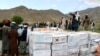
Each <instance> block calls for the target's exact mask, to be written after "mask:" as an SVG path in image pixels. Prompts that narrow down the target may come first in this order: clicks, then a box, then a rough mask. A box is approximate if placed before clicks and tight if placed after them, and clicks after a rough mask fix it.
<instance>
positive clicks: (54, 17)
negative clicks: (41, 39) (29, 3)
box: [0, 6, 66, 23]
mask: <svg viewBox="0 0 100 56" xmlns="http://www.w3.org/2000/svg"><path fill="white" fill-rule="evenodd" d="M15 15H17V16H21V17H22V18H23V19H24V22H30V23H33V22H45V21H52V22H53V21H57V22H58V21H59V20H60V19H61V17H62V16H65V15H64V14H63V13H61V12H60V11H58V10H53V9H49V10H33V9H28V8H26V7H25V6H19V7H16V8H12V9H8V10H0V20H3V19H11V18H12V17H13V16H15ZM65 17H66V16H65Z"/></svg>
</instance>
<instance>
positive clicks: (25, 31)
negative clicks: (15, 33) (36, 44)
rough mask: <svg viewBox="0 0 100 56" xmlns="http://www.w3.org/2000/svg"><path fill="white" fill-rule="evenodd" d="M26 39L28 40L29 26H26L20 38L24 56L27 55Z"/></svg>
mask: <svg viewBox="0 0 100 56" xmlns="http://www.w3.org/2000/svg"><path fill="white" fill-rule="evenodd" d="M26 39H27V25H24V30H23V32H22V36H21V38H20V51H21V52H22V53H23V54H25V53H26Z"/></svg>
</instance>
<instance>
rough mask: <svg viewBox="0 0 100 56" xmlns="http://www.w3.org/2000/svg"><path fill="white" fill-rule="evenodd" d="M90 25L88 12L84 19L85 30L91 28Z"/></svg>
mask: <svg viewBox="0 0 100 56" xmlns="http://www.w3.org/2000/svg"><path fill="white" fill-rule="evenodd" d="M89 26H90V18H89V17H88V14H86V15H85V19H84V20H83V27H84V30H85V31H88V30H89Z"/></svg>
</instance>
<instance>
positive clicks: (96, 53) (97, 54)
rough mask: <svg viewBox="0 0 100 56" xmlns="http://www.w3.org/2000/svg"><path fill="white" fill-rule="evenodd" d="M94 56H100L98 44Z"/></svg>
mask: <svg viewBox="0 0 100 56" xmlns="http://www.w3.org/2000/svg"><path fill="white" fill-rule="evenodd" d="M95 56H100V42H99V44H98V47H97V48H96V50H95Z"/></svg>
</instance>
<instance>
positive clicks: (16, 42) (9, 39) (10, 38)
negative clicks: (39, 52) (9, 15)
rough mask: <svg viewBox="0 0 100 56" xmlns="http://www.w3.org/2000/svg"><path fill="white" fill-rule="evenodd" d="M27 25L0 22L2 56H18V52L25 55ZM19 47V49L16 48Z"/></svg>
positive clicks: (5, 21)
mask: <svg viewBox="0 0 100 56" xmlns="http://www.w3.org/2000/svg"><path fill="white" fill-rule="evenodd" d="M26 38H27V25H19V26H17V24H16V23H15V22H10V21H9V20H4V21H3V22H0V40H2V56H5V54H7V56H15V55H16V56H19V55H18V53H19V51H21V52H22V54H26V45H27V43H26ZM18 47H19V48H18Z"/></svg>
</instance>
